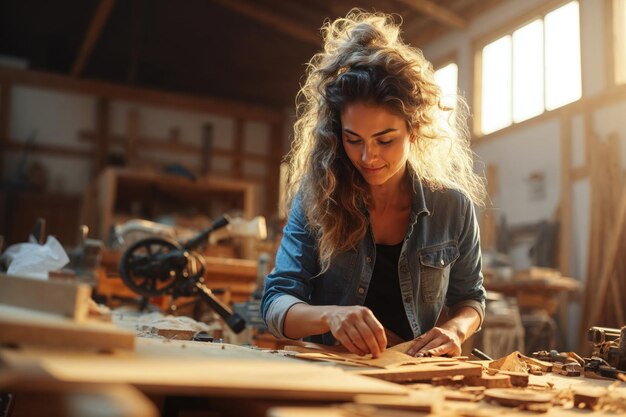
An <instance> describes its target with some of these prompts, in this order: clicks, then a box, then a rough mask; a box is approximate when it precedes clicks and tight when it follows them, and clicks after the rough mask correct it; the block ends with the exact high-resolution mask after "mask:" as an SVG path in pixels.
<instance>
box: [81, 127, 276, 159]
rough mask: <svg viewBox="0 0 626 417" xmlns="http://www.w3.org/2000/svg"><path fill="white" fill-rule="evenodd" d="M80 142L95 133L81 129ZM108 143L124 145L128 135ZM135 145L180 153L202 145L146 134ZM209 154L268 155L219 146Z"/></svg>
mask: <svg viewBox="0 0 626 417" xmlns="http://www.w3.org/2000/svg"><path fill="white" fill-rule="evenodd" d="M78 134H79V136H80V139H79V140H80V141H81V142H93V141H95V140H96V134H95V133H94V132H91V131H87V130H81V131H80V132H79V133H78ZM109 140H110V143H111V144H112V145H119V146H125V144H126V143H127V142H128V136H122V135H111V136H110V138H109ZM135 145H136V147H137V148H140V149H141V148H144V149H151V150H159V151H164V152H169V153H180V154H193V155H198V154H199V153H202V147H201V146H198V145H194V144H191V143H185V142H171V141H169V140H166V139H158V138H154V137H148V136H138V137H137V138H136V141H135ZM211 155H213V156H220V157H224V158H230V159H232V160H236V161H237V160H238V161H255V162H268V160H269V159H270V157H268V156H265V155H259V154H253V153H245V152H241V151H239V152H238V151H231V150H229V149H220V148H211Z"/></svg>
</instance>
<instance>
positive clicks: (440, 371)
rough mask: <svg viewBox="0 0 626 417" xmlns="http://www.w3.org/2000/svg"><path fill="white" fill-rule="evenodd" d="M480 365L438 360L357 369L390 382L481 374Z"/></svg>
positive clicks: (364, 373) (360, 373)
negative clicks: (384, 367) (380, 367)
mask: <svg viewBox="0 0 626 417" xmlns="http://www.w3.org/2000/svg"><path fill="white" fill-rule="evenodd" d="M482 369H483V367H482V366H481V365H477V364H473V363H466V362H460V361H458V362H438V363H422V364H419V365H406V366H400V367H397V368H391V369H374V370H358V368H357V370H356V371H354V372H355V373H357V374H359V375H364V376H370V377H374V378H379V379H383V380H385V381H392V382H413V381H429V380H431V379H433V378H436V377H442V376H453V375H463V376H477V377H480V376H481V375H482Z"/></svg>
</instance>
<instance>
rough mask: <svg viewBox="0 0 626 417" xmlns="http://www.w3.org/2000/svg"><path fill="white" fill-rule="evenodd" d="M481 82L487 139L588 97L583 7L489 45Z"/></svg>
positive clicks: (569, 7)
mask: <svg viewBox="0 0 626 417" xmlns="http://www.w3.org/2000/svg"><path fill="white" fill-rule="evenodd" d="M622 1H624V0H622ZM481 81H482V95H481V118H480V122H481V131H482V133H485V134H487V133H491V132H494V131H496V130H499V129H502V128H504V127H506V126H509V125H511V124H512V123H518V122H521V121H523V120H527V119H530V118H532V117H535V116H537V115H539V114H541V113H543V112H544V111H545V110H553V109H555V108H557V107H561V106H563V105H565V104H568V103H571V102H573V101H576V100H578V99H579V98H580V97H581V93H582V89H581V74H580V29H579V6H578V2H577V1H572V2H570V3H567V4H565V5H563V6H561V7H559V8H558V9H556V10H553V11H552V12H550V13H548V14H546V15H545V16H544V18H540V19H536V20H534V21H532V22H530V23H528V24H526V25H524V26H522V27H520V28H518V29H517V30H515V31H513V32H512V34H511V35H507V36H504V37H502V38H499V39H497V40H496V41H494V42H491V43H490V44H488V45H486V46H485V47H484V48H483V50H482V77H481Z"/></svg>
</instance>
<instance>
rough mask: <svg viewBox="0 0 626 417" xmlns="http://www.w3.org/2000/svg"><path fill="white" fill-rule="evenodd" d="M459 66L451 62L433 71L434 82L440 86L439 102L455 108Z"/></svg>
mask: <svg viewBox="0 0 626 417" xmlns="http://www.w3.org/2000/svg"><path fill="white" fill-rule="evenodd" d="M458 78H459V67H458V66H457V65H456V64H455V63H454V62H451V63H449V64H447V65H444V66H443V67H441V68H439V69H437V70H436V71H435V82H436V83H437V85H438V86H439V88H441V96H442V97H441V104H443V105H444V106H445V107H450V108H455V107H456V99H457V88H458Z"/></svg>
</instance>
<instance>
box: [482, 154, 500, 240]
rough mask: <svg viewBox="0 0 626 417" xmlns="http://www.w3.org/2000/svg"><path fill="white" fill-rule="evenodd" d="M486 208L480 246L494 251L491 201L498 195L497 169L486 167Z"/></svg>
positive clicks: (493, 211) (494, 226) (494, 233)
mask: <svg viewBox="0 0 626 417" xmlns="http://www.w3.org/2000/svg"><path fill="white" fill-rule="evenodd" d="M487 194H488V196H489V197H488V198H489V202H488V207H485V209H484V210H483V222H482V226H481V228H480V234H481V237H480V244H481V246H482V247H483V248H485V249H496V228H497V226H496V219H495V215H496V213H495V210H494V204H493V200H494V199H495V198H496V196H497V195H498V167H497V166H496V165H493V164H489V165H488V166H487Z"/></svg>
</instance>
